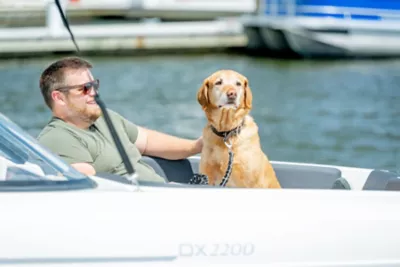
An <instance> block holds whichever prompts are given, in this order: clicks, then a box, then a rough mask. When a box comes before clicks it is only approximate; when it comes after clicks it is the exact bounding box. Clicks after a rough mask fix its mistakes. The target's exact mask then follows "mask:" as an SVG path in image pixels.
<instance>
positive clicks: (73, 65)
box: [39, 57, 93, 109]
mask: <svg viewBox="0 0 400 267" xmlns="http://www.w3.org/2000/svg"><path fill="white" fill-rule="evenodd" d="M92 67H93V66H92V64H90V63H89V62H88V61H86V60H84V59H81V58H79V57H66V58H63V59H60V60H57V61H55V62H53V63H52V64H50V65H49V66H48V67H47V68H46V69H45V70H44V71H43V72H42V75H41V76H40V80H39V87H40V90H41V92H42V95H43V99H44V102H45V103H46V105H47V106H48V107H49V108H50V109H52V105H53V100H52V98H51V92H52V91H53V90H54V89H56V88H59V87H62V86H65V84H64V83H65V75H64V74H65V71H66V70H78V69H91V68H92Z"/></svg>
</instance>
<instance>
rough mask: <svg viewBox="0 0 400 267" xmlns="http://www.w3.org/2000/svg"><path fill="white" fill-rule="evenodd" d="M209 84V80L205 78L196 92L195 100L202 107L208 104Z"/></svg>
mask: <svg viewBox="0 0 400 267" xmlns="http://www.w3.org/2000/svg"><path fill="white" fill-rule="evenodd" d="M209 85H210V82H209V81H208V79H205V80H204V82H203V84H202V86H201V87H200V89H199V91H198V92H197V101H198V102H199V104H200V105H201V106H202V107H205V106H206V105H208V104H209V99H208V88H209Z"/></svg>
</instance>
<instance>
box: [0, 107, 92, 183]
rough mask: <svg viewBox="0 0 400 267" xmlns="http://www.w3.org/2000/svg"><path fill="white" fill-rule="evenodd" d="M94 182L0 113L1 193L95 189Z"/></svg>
mask: <svg viewBox="0 0 400 267" xmlns="http://www.w3.org/2000/svg"><path fill="white" fill-rule="evenodd" d="M94 186H95V183H94V182H93V181H92V180H91V179H89V178H88V177H87V176H85V175H83V174H82V173H80V172H78V171H76V170H75V169H74V168H72V167H71V166H70V165H69V164H67V163H66V162H64V161H63V160H62V159H61V158H59V157H58V156H56V155H54V154H53V153H52V152H51V151H49V150H48V149H46V148H44V147H43V146H41V145H40V144H39V143H38V142H37V140H36V139H34V138H33V137H32V136H31V135H29V134H28V133H26V132H25V131H24V130H22V129H21V128H20V127H19V126H18V125H16V124H15V123H14V122H12V121H11V120H10V119H8V118H7V117H6V116H4V115H3V114H1V113H0V191H14V190H18V191H19V190H32V188H34V189H33V190H41V189H42V190H68V189H76V188H79V189H81V188H92V187H94Z"/></svg>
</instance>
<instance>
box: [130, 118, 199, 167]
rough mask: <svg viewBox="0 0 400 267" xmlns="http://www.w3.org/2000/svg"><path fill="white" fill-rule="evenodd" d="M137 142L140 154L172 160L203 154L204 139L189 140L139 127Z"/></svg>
mask: <svg viewBox="0 0 400 267" xmlns="http://www.w3.org/2000/svg"><path fill="white" fill-rule="evenodd" d="M138 130H139V131H138V137H137V140H136V142H135V144H136V146H137V148H138V149H139V151H140V153H142V154H143V155H147V156H155V157H160V158H165V159H170V160H177V159H183V158H187V157H190V156H192V155H195V154H198V153H200V152H201V149H202V147H203V139H202V138H201V137H200V138H199V139H197V140H189V139H184V138H179V137H175V136H172V135H168V134H164V133H161V132H157V131H154V130H150V129H146V128H143V127H140V126H139V127H138Z"/></svg>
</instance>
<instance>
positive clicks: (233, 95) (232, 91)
mask: <svg viewBox="0 0 400 267" xmlns="http://www.w3.org/2000/svg"><path fill="white" fill-rule="evenodd" d="M226 96H227V97H228V98H230V99H232V98H236V97H237V93H236V90H235V89H229V90H228V92H226Z"/></svg>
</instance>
